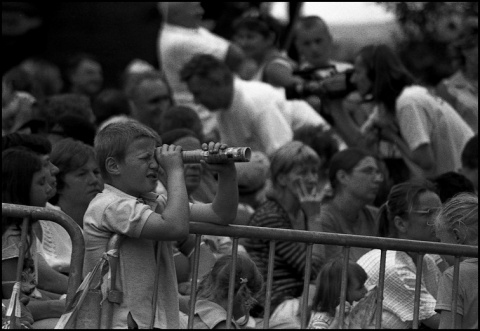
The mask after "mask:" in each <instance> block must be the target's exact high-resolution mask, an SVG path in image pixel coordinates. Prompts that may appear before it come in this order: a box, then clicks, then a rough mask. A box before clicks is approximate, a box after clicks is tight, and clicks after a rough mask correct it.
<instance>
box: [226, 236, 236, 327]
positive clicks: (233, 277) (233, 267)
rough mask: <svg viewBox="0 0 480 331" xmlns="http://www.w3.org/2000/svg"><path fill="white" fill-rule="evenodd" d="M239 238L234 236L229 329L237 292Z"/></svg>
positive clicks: (229, 298)
mask: <svg viewBox="0 0 480 331" xmlns="http://www.w3.org/2000/svg"><path fill="white" fill-rule="evenodd" d="M237 254H238V238H233V247H232V268H231V269H230V283H229V285H228V309H227V329H230V326H231V325H232V315H233V300H234V297H233V296H234V294H235V274H236V273H237Z"/></svg>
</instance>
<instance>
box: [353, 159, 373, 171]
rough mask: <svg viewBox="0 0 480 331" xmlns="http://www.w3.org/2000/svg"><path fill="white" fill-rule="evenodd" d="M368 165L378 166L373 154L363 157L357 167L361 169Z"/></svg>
mask: <svg viewBox="0 0 480 331" xmlns="http://www.w3.org/2000/svg"><path fill="white" fill-rule="evenodd" d="M367 167H375V168H378V165H377V161H376V160H375V159H374V158H373V157H371V156H367V157H365V158H363V159H362V160H361V161H360V162H358V164H357V165H356V167H355V168H357V169H360V168H367Z"/></svg>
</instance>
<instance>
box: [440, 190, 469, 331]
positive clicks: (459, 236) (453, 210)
mask: <svg viewBox="0 0 480 331" xmlns="http://www.w3.org/2000/svg"><path fill="white" fill-rule="evenodd" d="M435 231H436V235H437V237H438V239H440V241H441V242H442V243H447V244H459V245H471V246H478V197H477V196H476V195H475V194H471V193H461V194H459V195H457V196H455V197H454V198H452V199H451V200H449V201H447V203H446V204H445V205H444V206H443V208H442V210H441V212H440V214H439V215H438V216H437V218H436V219H435ZM453 271H454V269H453V266H452V267H450V268H448V269H447V270H445V272H444V273H443V276H442V278H441V279H440V283H439V285H438V294H437V304H436V306H435V311H437V312H438V313H440V326H439V328H440V329H450V328H452V286H453ZM456 300H457V312H456V313H457V320H456V325H455V326H454V328H455V329H460V328H461V329H478V258H467V259H464V260H463V261H462V262H460V279H459V283H458V294H457V298H456Z"/></svg>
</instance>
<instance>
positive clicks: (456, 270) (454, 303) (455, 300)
mask: <svg viewBox="0 0 480 331" xmlns="http://www.w3.org/2000/svg"><path fill="white" fill-rule="evenodd" d="M459 279H460V256H455V263H454V267H453V284H452V288H453V289H452V329H455V328H456V326H457V304H458V298H457V296H458V281H459Z"/></svg>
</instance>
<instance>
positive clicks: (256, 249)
mask: <svg viewBox="0 0 480 331" xmlns="http://www.w3.org/2000/svg"><path fill="white" fill-rule="evenodd" d="M305 223H307V222H306V220H305ZM249 225H250V226H258V227H265V228H276V229H290V230H293V227H292V223H291V220H290V218H289V216H288V214H287V212H286V211H285V210H284V209H283V208H282V206H281V205H280V204H279V203H278V202H276V201H274V200H267V201H265V202H264V203H263V204H262V205H260V206H259V207H258V209H257V210H256V212H255V214H253V215H252V217H251V219H250V223H249ZM306 228H307V227H306ZM307 230H308V228H307ZM244 247H245V248H246V249H247V252H248V254H249V255H250V257H251V258H252V260H253V261H255V263H256V265H257V267H258V268H259V270H260V273H261V274H262V275H264V277H267V274H268V255H269V240H263V239H246V240H245V244H244ZM306 251H307V246H306V244H304V243H299V242H277V244H276V249H275V260H274V272H273V283H272V300H271V311H272V312H273V311H274V310H275V308H276V307H277V306H278V305H279V304H281V303H282V302H283V301H285V300H287V299H291V298H297V297H299V296H301V295H302V291H303V281H304V272H305V264H306ZM319 269H320V262H319V261H318V260H316V259H312V274H311V280H314V279H315V278H316V276H317V273H318V271H319ZM258 301H259V304H261V305H262V306H264V304H265V297H264V296H261V297H260V298H258Z"/></svg>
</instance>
